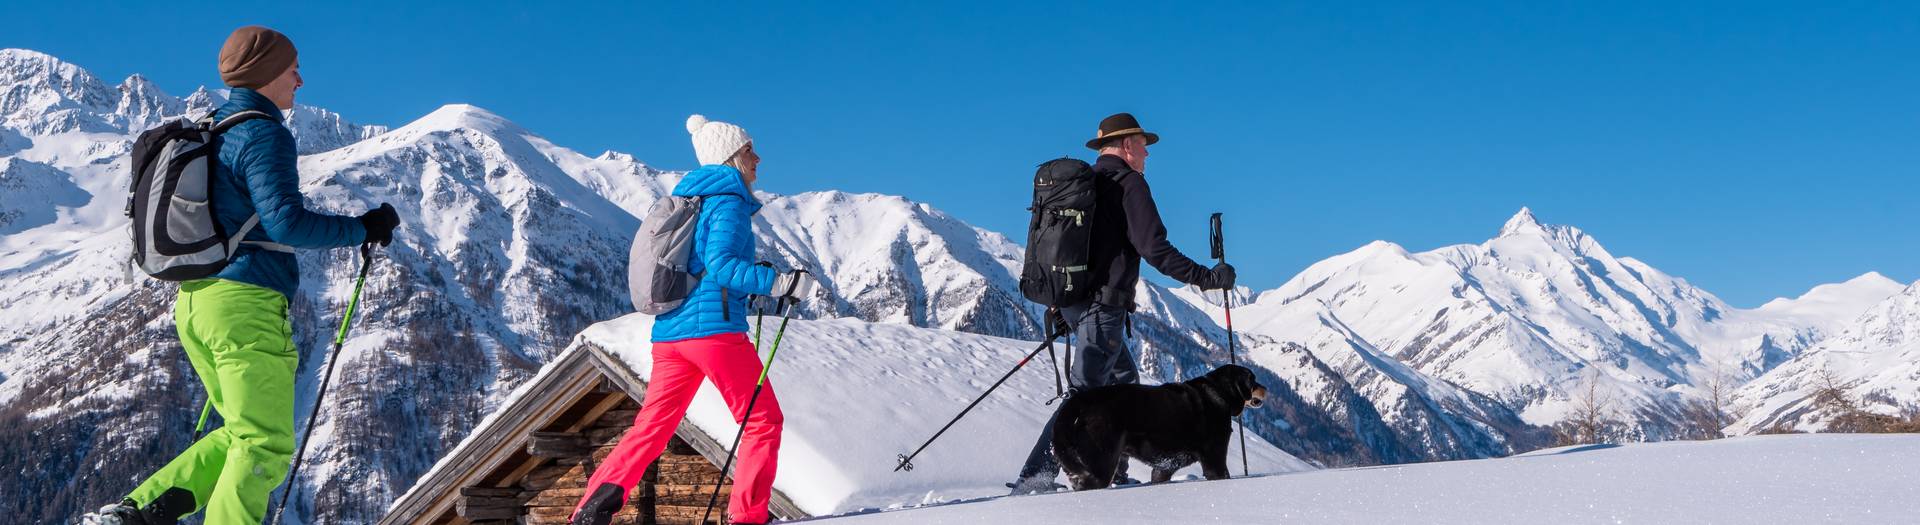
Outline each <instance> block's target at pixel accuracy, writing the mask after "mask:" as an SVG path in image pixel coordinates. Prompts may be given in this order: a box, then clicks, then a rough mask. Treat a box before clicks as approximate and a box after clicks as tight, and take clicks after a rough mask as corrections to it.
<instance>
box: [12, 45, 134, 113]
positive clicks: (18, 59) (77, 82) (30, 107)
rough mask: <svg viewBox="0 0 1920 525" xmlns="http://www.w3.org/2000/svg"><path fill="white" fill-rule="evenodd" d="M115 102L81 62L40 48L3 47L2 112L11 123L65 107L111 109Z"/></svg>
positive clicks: (111, 94)
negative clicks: (65, 58)
mask: <svg viewBox="0 0 1920 525" xmlns="http://www.w3.org/2000/svg"><path fill="white" fill-rule="evenodd" d="M113 103H114V97H113V93H111V91H110V90H109V89H108V88H107V86H106V84H105V83H102V82H101V81H100V79H99V78H97V77H95V76H93V74H92V73H88V72H87V70H85V69H82V68H80V66H76V65H73V64H70V63H67V62H65V61H62V60H60V59H58V58H54V57H53V56H52V55H48V54H46V53H41V52H39V51H32V50H27V49H0V116H3V117H5V118H6V119H7V120H8V121H9V122H10V123H13V124H15V125H21V124H24V123H25V122H26V121H32V120H40V119H48V118H54V116H53V115H50V114H51V113H53V112H55V111H57V110H63V109H82V110H91V111H101V110H110V109H112V108H113ZM29 127H31V126H29Z"/></svg>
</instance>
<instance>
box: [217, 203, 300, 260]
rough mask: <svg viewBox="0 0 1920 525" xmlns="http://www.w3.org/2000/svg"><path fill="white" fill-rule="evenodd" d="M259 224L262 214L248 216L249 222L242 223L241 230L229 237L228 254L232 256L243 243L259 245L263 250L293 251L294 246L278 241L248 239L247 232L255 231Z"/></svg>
mask: <svg viewBox="0 0 1920 525" xmlns="http://www.w3.org/2000/svg"><path fill="white" fill-rule="evenodd" d="M259 225H260V214H258V213H255V214H253V216H252V217H247V222H245V223H242V224H241V225H240V230H239V231H237V232H234V234H233V236H232V237H228V238H227V255H228V256H232V255H233V253H234V252H235V251H237V250H239V249H240V245H241V244H250V245H253V246H257V247H259V248H260V249H262V250H267V251H274V252H282V253H293V247H292V246H287V245H285V244H280V243H277V242H266V241H249V240H246V239H247V234H248V233H251V232H253V227H255V226H259Z"/></svg>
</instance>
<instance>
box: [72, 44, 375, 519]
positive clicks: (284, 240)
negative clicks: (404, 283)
mask: <svg viewBox="0 0 1920 525" xmlns="http://www.w3.org/2000/svg"><path fill="white" fill-rule="evenodd" d="M220 78H221V80H223V81H225V82H226V84H227V85H228V86H229V87H231V88H233V89H232V92H231V93H230V94H229V95H228V98H227V103H226V104H225V105H222V106H221V107H220V108H219V109H218V110H215V111H214V114H213V115H212V118H213V120H214V121H216V122H218V121H222V120H225V119H228V118H229V117H233V118H234V119H236V121H238V122H239V123H238V124H234V125H232V127H230V128H228V129H227V131H226V132H225V133H224V134H222V135H221V142H220V152H219V155H218V156H217V158H218V162H217V163H216V166H215V167H214V171H213V173H212V176H211V177H210V178H209V179H208V188H207V191H208V199H209V200H210V201H211V204H212V206H213V210H215V220H216V221H218V222H219V223H220V227H221V228H224V230H222V231H229V232H244V233H239V234H238V235H242V236H243V237H242V240H243V241H245V242H243V243H241V244H240V245H239V248H238V249H237V250H236V251H235V253H234V255H233V257H232V259H231V260H230V261H229V262H228V264H227V266H226V268H225V269H223V270H221V271H220V273H217V274H215V275H214V276H213V277H211V278H207V279H200V280H194V281H186V282H182V283H180V294H179V298H178V299H177V300H176V301H175V302H174V310H173V316H174V325H175V328H176V330H177V331H178V332H179V335H180V346H181V348H182V349H183V350H185V351H186V354H187V359H188V361H190V362H191V363H192V364H193V370H194V373H195V374H196V375H198V376H199V377H200V381H201V383H202V385H203V386H205V387H206V389H207V399H208V405H209V406H210V407H212V409H213V410H216V411H218V412H219V413H220V418H221V420H222V421H223V422H224V423H223V424H222V425H221V426H220V428H217V429H214V430H213V431H212V432H208V433H207V434H206V436H205V437H203V438H201V439H200V440H199V441H197V442H195V443H194V444H193V446H191V447H189V448H187V450H186V451H185V452H182V453H181V454H180V456H178V457H176V458H174V459H173V461H172V462H169V463H167V465H166V466H165V467H163V468H161V469H160V470H159V471H158V472H155V473H154V474H153V475H152V476H150V477H148V478H147V479H146V481H144V482H142V483H141V484H140V486H139V487H138V488H135V489H134V490H133V492H132V493H130V494H128V495H127V498H126V499H125V500H123V501H121V502H120V503H118V504H115V505H109V506H107V507H106V508H103V509H100V512H98V513H95V514H92V515H89V516H87V520H86V521H87V523H98V524H142V525H161V524H172V523H175V522H176V521H178V520H179V519H180V517H181V516H185V515H187V514H191V513H193V512H194V511H196V510H199V509H201V508H205V509H206V519H205V523H208V524H212V525H221V524H235V523H260V522H261V520H262V519H264V518H265V517H266V514H267V501H268V496H269V494H271V493H272V492H273V489H274V488H275V487H277V486H279V485H280V483H281V479H282V478H284V477H285V476H286V473H287V467H288V463H289V462H290V461H291V459H292V456H293V445H294V439H293V430H294V425H293V411H294V406H293V403H294V390H293V386H294V378H295V375H294V371H295V369H296V368H297V367H298V365H299V363H300V358H299V354H298V353H297V352H296V349H295V348H294V346H293V333H292V325H291V324H290V323H289V321H288V319H287V304H288V302H289V299H291V298H292V297H293V295H294V293H295V291H296V290H297V289H298V287H299V284H300V266H299V264H298V262H297V261H296V260H295V259H294V256H293V250H294V249H295V248H307V249H324V248H338V247H348V246H356V245H361V244H365V243H379V244H380V245H383V246H384V245H386V244H387V243H389V242H392V241H393V230H394V228H395V227H396V226H398V225H399V224H400V217H399V214H398V213H397V212H395V210H394V208H393V206H391V205H387V204H382V205H380V207H379V208H377V209H374V210H373V211H370V212H367V213H366V214H364V215H361V216H360V217H359V218H357V219H356V218H354V217H341V216H334V215H324V214H319V213H314V212H312V211H308V210H307V209H306V205H305V199H304V197H303V196H302V195H301V194H300V174H299V173H298V172H297V171H296V167H297V161H298V157H297V155H296V154H295V152H294V141H293V134H292V133H291V132H289V131H288V130H287V128H286V126H284V125H283V124H281V122H282V121H283V119H284V117H283V115H284V113H283V112H284V111H287V110H291V109H293V94H294V91H296V90H298V89H300V86H301V85H302V84H303V82H302V79H301V78H300V61H299V55H298V53H297V52H296V51H295V50H294V47H293V41H292V40H288V39H287V36H286V35H282V34H280V32H278V31H274V30H272V29H267V28H264V27H259V26H248V27H242V28H240V29H238V30H235V31H234V32H233V35H232V36H229V37H228V38H227V43H226V45H225V46H224V47H222V48H221V49H220ZM202 417H203V418H204V416H202ZM204 422H205V420H204V419H202V423H204Z"/></svg>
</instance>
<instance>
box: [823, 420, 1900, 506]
mask: <svg viewBox="0 0 1920 525" xmlns="http://www.w3.org/2000/svg"><path fill="white" fill-rule="evenodd" d="M1916 467H1920V436H1916V435H1865V434H1824V435H1788V436H1754V437H1743V438H1733V439H1725V440H1719V441H1675V442H1666V443H1644V444H1633V445H1625V446H1612V445H1595V446H1587V447H1571V448H1559V449H1551V450H1542V451H1537V452H1534V453H1531V454H1524V455H1520V456H1515V457H1510V458H1502V459H1487V460H1474V461H1454V462H1442V463H1422V464H1414V465H1398V466H1387V467H1370V468H1356V469H1343V470H1324V471H1315V472H1306V473H1300V474H1289V475H1278V476H1267V477H1261V478H1253V479H1234V480H1227V481H1209V482H1183V483H1172V484H1167V485H1158V486H1151V485H1150V486H1136V487H1125V488H1118V489H1109V490H1100V491H1092V492H1084V493H1072V494H1049V495H1041V496H1028V497H1017V498H999V499H993V500H987V501H980V502H972V503H965V504H956V505H944V506H936V507H928V508H922V509H913V510H905V511H897V512H883V513H878V514H866V515H858V516H849V517H844V518H833V519H825V520H821V523H823V525H867V524H880V523H913V524H918V525H940V524H973V523H1101V524H1106V525H1112V524H1121V523H1142V524H1146V523H1155V524H1159V523H1367V524H1372V523H1557V524H1577V523H1797V524H1798V523H1912V522H1913V521H1914V519H1915V515H1914V512H1915V511H1914V506H1913V502H1914V501H1920V469H1917V468H1916Z"/></svg>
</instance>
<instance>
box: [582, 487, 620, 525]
mask: <svg viewBox="0 0 1920 525" xmlns="http://www.w3.org/2000/svg"><path fill="white" fill-rule="evenodd" d="M626 504H627V491H626V490H624V489H621V488H620V486H619V485H615V484H612V483H601V484H600V488H596V489H594V490H593V497H590V498H587V504H586V505H582V506H580V510H577V511H574V513H573V522H572V524H573V525H607V524H608V523H612V522H613V515H614V514H618V513H619V512H620V507H623V506H626Z"/></svg>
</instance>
